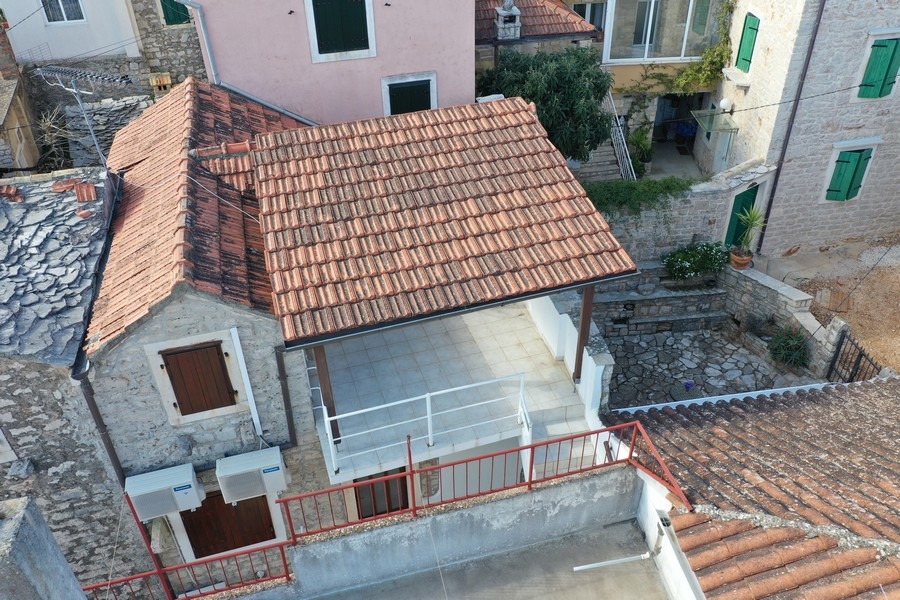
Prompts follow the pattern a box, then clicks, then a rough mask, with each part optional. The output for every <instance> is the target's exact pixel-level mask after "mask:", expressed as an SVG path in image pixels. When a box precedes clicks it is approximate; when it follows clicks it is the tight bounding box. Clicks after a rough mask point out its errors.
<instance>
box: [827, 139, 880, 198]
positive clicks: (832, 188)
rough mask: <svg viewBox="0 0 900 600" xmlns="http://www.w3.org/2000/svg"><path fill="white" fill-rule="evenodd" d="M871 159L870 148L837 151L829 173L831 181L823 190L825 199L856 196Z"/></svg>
mask: <svg viewBox="0 0 900 600" xmlns="http://www.w3.org/2000/svg"><path fill="white" fill-rule="evenodd" d="M871 159H872V148H862V149H860V150H845V151H843V152H840V153H838V156H837V160H835V162H834V170H833V171H832V174H831V182H830V183H829V184H828V189H827V190H826V191H825V199H826V200H837V201H843V200H851V199H853V198H856V196H857V195H859V190H860V188H861V187H862V184H863V179H864V177H865V175H866V170H867V169H868V167H869V161H870V160H871Z"/></svg>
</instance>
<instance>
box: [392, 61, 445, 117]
mask: <svg viewBox="0 0 900 600" xmlns="http://www.w3.org/2000/svg"><path fill="white" fill-rule="evenodd" d="M381 93H382V101H383V102H384V114H385V116H387V115H399V114H403V113H408V112H415V111H417V110H428V109H431V108H437V73H434V72H429V73H414V74H409V75H394V76H391V77H384V78H382V80H381Z"/></svg>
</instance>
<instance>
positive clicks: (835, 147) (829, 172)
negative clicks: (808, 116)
mask: <svg viewBox="0 0 900 600" xmlns="http://www.w3.org/2000/svg"><path fill="white" fill-rule="evenodd" d="M885 97H887V96H885ZM883 143H884V140H883V139H881V138H880V137H867V138H857V139H855V140H847V141H844V142H834V143H833V144H831V148H832V150H831V157H830V158H829V159H828V168H827V169H826V171H825V180H824V181H823V182H822V192H821V193H820V194H819V202H818V203H819V204H828V205H829V206H839V205H842V204H849V203H852V202H855V201H857V200H859V198H860V197H861V196H862V193H863V189H864V188H865V187H866V180H867V179H868V178H869V173H871V172H872V159H874V158H875V155H876V154H877V153H878V145H879V144H883ZM866 148H871V149H872V156H870V157H869V165H868V166H867V167H866V172H865V173H863V178H862V181H861V182H860V183H859V194H857V195H856V196H855V197H853V198H849V199H847V200H828V199H827V198H826V197H825V196H826V195H827V194H828V186H829V185H831V178H832V177H833V176H834V169H835V166H836V165H837V159H838V156H840V154H841V152H852V151H853V150H865V149H866Z"/></svg>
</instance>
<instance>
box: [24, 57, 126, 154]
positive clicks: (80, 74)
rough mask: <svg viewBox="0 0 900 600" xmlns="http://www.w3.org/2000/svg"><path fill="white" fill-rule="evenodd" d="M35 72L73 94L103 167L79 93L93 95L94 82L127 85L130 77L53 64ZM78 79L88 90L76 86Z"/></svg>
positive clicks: (98, 148)
mask: <svg viewBox="0 0 900 600" xmlns="http://www.w3.org/2000/svg"><path fill="white" fill-rule="evenodd" d="M35 72H36V73H37V74H38V75H40V76H41V78H42V79H43V80H44V81H45V82H46V83H47V84H48V85H52V86H54V87H59V88H62V89H64V90H66V91H67V92H71V93H72V95H74V96H75V100H77V101H78V108H79V109H81V116H83V117H84V122H85V124H86V125H87V128H88V131H89V132H90V134H91V139H92V140H93V141H94V148H96V150H97V155H98V156H99V157H100V164H102V165H103V167H104V168H105V167H106V156H104V154H103V150H101V149H100V142H99V141H98V140H97V134H96V133H95V132H94V126H93V125H92V124H91V119H90V117H89V116H88V114H87V110H85V108H84V102H83V101H82V99H81V95H82V94H87V95H89V96H90V95H93V94H94V93H95V92H96V91H97V90H96V84H99V83H104V84H112V85H127V84H130V83H131V78H130V77H128V75H120V76H113V75H104V74H102V73H93V72H91V71H85V70H83V69H73V68H71V67H59V66H55V65H46V66H43V67H39V68H38V69H35ZM78 81H87V82H88V83H90V87H91V89H90V91H88V90H82V89H80V88H79V87H78V83H77V82H78Z"/></svg>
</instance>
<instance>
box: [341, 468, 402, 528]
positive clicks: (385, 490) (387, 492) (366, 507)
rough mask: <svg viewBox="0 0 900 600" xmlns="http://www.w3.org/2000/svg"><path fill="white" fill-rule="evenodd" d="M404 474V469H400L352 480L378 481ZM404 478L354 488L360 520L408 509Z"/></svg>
mask: <svg viewBox="0 0 900 600" xmlns="http://www.w3.org/2000/svg"><path fill="white" fill-rule="evenodd" d="M400 473H406V468H404V467H400V468H399V469H393V470H391V471H385V472H384V473H378V474H377V475H369V476H368V477H361V478H359V479H354V481H355V482H362V481H367V480H370V479H379V478H381V477H386V476H388V475H396V474H400ZM406 479H407V478H406V477H397V478H396V479H389V480H387V481H379V482H377V483H373V484H370V485H363V486H359V487H358V488H356V509H357V514H358V515H359V518H360V519H366V518H369V517H374V516H376V515H386V514H388V513H392V512H397V511H399V510H404V509H407V508H409V492H408V490H407V489H406Z"/></svg>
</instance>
